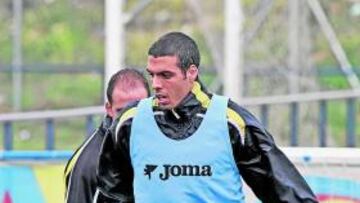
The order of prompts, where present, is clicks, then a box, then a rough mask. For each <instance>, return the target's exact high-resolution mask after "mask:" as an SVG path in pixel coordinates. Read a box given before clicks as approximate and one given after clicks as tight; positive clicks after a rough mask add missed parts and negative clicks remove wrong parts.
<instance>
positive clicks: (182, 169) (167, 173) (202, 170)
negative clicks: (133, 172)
mask: <svg viewBox="0 0 360 203" xmlns="http://www.w3.org/2000/svg"><path fill="white" fill-rule="evenodd" d="M146 166H149V165H146ZM153 166H154V165H153ZM155 168H156V167H155ZM155 168H154V169H153V170H155ZM147 175H149V174H147ZM211 175H212V171H211V166H210V165H203V166H199V165H169V164H164V165H163V171H162V172H161V173H160V174H159V178H160V179H161V180H164V181H165V180H167V179H169V178H170V177H171V176H173V177H178V176H211ZM149 179H150V176H149Z"/></svg>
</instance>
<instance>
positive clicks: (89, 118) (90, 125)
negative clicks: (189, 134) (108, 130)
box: [86, 115, 95, 137]
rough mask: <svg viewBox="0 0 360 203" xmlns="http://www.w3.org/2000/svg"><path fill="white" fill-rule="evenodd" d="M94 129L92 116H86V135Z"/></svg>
mask: <svg viewBox="0 0 360 203" xmlns="http://www.w3.org/2000/svg"><path fill="white" fill-rule="evenodd" d="M94 129H95V123H94V116H93V115H88V116H87V117H86V136H87V137H89V136H91V134H92V133H93V131H94Z"/></svg>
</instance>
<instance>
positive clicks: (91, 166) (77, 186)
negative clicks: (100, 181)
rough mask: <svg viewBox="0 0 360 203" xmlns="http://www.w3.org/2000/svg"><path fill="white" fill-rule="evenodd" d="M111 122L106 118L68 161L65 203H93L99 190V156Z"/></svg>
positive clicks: (65, 173) (65, 172)
mask: <svg viewBox="0 0 360 203" xmlns="http://www.w3.org/2000/svg"><path fill="white" fill-rule="evenodd" d="M111 122H112V119H111V118H110V117H108V116H106V117H105V118H104V120H103V122H102V123H101V125H100V126H99V127H98V128H97V129H96V130H95V131H94V132H93V134H92V135H91V136H90V137H89V138H88V139H86V140H85V141H84V143H83V144H82V145H81V146H80V147H79V148H78V149H77V150H76V151H75V152H74V154H73V156H72V157H71V158H70V160H69V161H68V163H67V165H66V167H65V171H64V176H65V184H66V193H65V203H91V202H92V201H93V198H94V195H95V192H96V188H97V178H96V170H97V164H98V156H99V152H100V148H101V144H102V142H103V140H104V137H105V134H106V131H107V129H108V128H109V127H110V125H111Z"/></svg>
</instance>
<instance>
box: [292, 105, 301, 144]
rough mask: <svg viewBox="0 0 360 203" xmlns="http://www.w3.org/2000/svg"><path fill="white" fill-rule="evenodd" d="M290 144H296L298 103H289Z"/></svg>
mask: <svg viewBox="0 0 360 203" xmlns="http://www.w3.org/2000/svg"><path fill="white" fill-rule="evenodd" d="M290 116H291V119H290V120H291V123H290V135H291V137H290V145H291V146H298V124H299V104H298V103H296V102H292V103H291V115H290Z"/></svg>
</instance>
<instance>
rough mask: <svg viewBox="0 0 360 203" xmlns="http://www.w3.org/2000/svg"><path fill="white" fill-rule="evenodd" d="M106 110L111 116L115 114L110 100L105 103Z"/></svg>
mask: <svg viewBox="0 0 360 203" xmlns="http://www.w3.org/2000/svg"><path fill="white" fill-rule="evenodd" d="M105 110H106V114H107V115H109V116H110V117H114V116H115V115H114V112H113V111H112V105H111V104H110V102H108V101H107V102H106V103H105Z"/></svg>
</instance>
